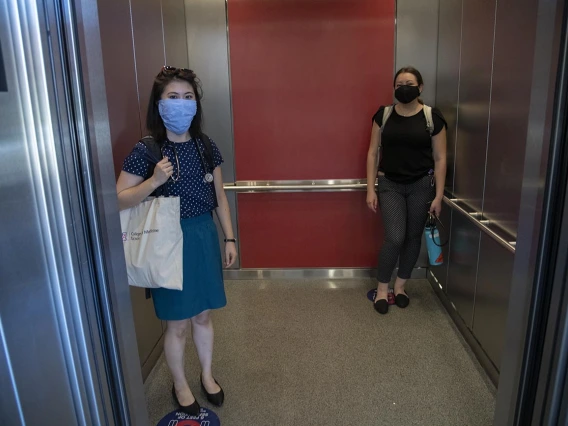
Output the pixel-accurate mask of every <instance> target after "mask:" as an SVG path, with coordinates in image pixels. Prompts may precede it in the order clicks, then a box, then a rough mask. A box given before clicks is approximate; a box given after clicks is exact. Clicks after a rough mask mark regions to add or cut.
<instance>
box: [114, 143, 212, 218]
mask: <svg viewBox="0 0 568 426" xmlns="http://www.w3.org/2000/svg"><path fill="white" fill-rule="evenodd" d="M173 145H174V146H175V150H174V148H173V147H172V146H170V145H166V146H165V147H164V150H163V154H164V156H166V157H168V158H169V160H170V162H171V163H172V165H173V166H174V174H173V176H172V177H173V178H174V179H176V178H177V176H178V172H179V179H178V180H177V181H176V182H173V180H172V179H171V178H170V179H169V180H168V182H167V183H165V184H164V189H165V191H164V195H171V196H178V197H180V210H181V211H180V213H181V218H182V219H185V218H188V217H195V216H200V215H202V214H204V213H207V212H210V211H211V210H213V209H214V208H215V195H214V192H213V184H212V183H208V182H205V181H204V179H203V178H204V177H205V173H206V172H205V170H204V169H203V165H202V163H201V158H200V156H199V153H198V152H197V146H196V143H195V140H194V139H191V140H189V141H187V142H177V143H174V144H173ZM211 145H212V148H213V163H214V165H215V167H217V166H219V165H221V164H222V163H223V157H222V156H221V152H220V151H219V148H217V145H215V142H213V141H211ZM199 146H200V148H201V152H203V153H204V152H205V146H204V145H203V143H202V142H201V141H199ZM175 151H177V156H178V159H179V170H178V166H177V162H176V154H175ZM148 158H149V154H148V151H147V148H146V146H145V145H144V144H143V143H141V142H138V143H137V144H136V145H135V146H134V149H133V150H132V152H131V153H130V154H129V155H128V157H126V159H125V160H124V163H123V165H122V170H124V171H125V172H128V173H132V174H134V175H137V176H142V177H146V174H147V171H148V168H149V167H151V163H150V161H149V160H148ZM152 170H153V166H152Z"/></svg>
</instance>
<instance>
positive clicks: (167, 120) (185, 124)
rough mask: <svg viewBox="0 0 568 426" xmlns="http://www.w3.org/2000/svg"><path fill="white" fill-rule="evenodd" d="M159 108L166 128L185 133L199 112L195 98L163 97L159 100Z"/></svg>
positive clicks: (181, 133) (176, 132)
mask: <svg viewBox="0 0 568 426" xmlns="http://www.w3.org/2000/svg"><path fill="white" fill-rule="evenodd" d="M158 110H159V111H160V116H161V117H162V120H163V121H164V126H166V129H168V130H169V131H170V132H172V133H175V134H176V135H183V134H184V133H185V132H187V131H188V130H189V127H190V126H191V122H192V121H193V117H195V114H196V113H197V102H196V101H194V100H193V99H162V100H160V101H159V102H158Z"/></svg>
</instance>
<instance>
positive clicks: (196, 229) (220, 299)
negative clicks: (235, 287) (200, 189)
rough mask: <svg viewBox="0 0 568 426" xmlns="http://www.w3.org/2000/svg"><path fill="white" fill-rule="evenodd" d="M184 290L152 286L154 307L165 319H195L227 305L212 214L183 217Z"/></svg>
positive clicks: (157, 313) (159, 315)
mask: <svg viewBox="0 0 568 426" xmlns="http://www.w3.org/2000/svg"><path fill="white" fill-rule="evenodd" d="M181 229H182V232H183V290H182V291H179V290H168V289H165V288H157V289H152V299H153V300H154V309H155V310H156V315H157V316H158V318H159V319H161V320H163V321H178V320H184V319H188V318H193V317H194V316H196V315H199V314H200V313H201V312H203V311H206V310H208V309H219V308H222V307H223V306H225V305H226V304H227V298H226V296H225V285H224V283H223V263H222V262H223V261H222V259H221V251H220V248H219V236H218V234H217V227H216V226H215V223H214V222H213V217H212V216H211V213H206V214H203V215H201V216H197V217H191V218H188V219H182V220H181Z"/></svg>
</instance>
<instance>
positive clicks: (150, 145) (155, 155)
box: [140, 136, 162, 164]
mask: <svg viewBox="0 0 568 426" xmlns="http://www.w3.org/2000/svg"><path fill="white" fill-rule="evenodd" d="M140 142H141V143H142V144H144V146H145V147H146V149H148V153H149V154H150V158H149V159H150V160H151V161H152V162H153V163H154V164H156V163H158V162H159V161H160V160H161V159H162V149H161V147H160V144H159V143H158V142H156V140H155V139H154V138H153V137H152V136H144V137H143V138H142V139H140Z"/></svg>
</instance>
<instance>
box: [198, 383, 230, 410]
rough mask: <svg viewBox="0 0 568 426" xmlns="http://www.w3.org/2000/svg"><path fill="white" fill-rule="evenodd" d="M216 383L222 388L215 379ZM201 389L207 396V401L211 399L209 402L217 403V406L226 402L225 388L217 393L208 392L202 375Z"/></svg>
mask: <svg viewBox="0 0 568 426" xmlns="http://www.w3.org/2000/svg"><path fill="white" fill-rule="evenodd" d="M213 380H215V379H213ZM215 383H217V386H219V387H220V388H221V385H219V382H218V381H217V380H215ZM201 390H202V391H203V393H204V394H205V396H206V397H207V401H209V403H211V404H213V405H215V406H216V407H220V406H221V405H223V402H225V392H223V388H221V390H220V391H219V392H217V393H209V392H207V389H205V385H204V384H203V376H201Z"/></svg>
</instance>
